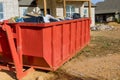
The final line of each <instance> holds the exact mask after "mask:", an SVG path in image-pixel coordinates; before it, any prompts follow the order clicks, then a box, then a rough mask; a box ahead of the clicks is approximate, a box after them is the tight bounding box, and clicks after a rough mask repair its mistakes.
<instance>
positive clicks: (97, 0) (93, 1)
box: [91, 0, 104, 4]
mask: <svg viewBox="0 0 120 80" xmlns="http://www.w3.org/2000/svg"><path fill="white" fill-rule="evenodd" d="M91 1H92V3H94V4H95V3H97V2H100V1H104V0H91Z"/></svg>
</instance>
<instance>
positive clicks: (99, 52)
mask: <svg viewBox="0 0 120 80" xmlns="http://www.w3.org/2000/svg"><path fill="white" fill-rule="evenodd" d="M119 33H120V26H117V27H116V29H115V30H113V31H93V32H91V35H92V37H91V42H90V44H89V45H88V46H87V47H86V48H85V49H83V50H82V51H81V52H79V53H78V54H77V55H76V56H75V57H73V59H71V60H70V61H68V62H66V63H65V64H64V65H63V66H62V67H60V68H59V69H58V70H57V71H55V72H45V71H40V70H36V71H35V72H33V73H30V74H29V75H28V76H26V77H25V78H24V79H23V80H120V46H119V45H120V36H119ZM0 80H16V79H15V74H14V73H13V72H9V71H3V70H2V71H0Z"/></svg>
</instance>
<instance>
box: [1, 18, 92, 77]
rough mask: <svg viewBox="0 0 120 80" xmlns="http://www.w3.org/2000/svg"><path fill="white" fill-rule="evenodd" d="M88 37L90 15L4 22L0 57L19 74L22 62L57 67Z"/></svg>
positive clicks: (51, 68)
mask: <svg viewBox="0 0 120 80" xmlns="http://www.w3.org/2000/svg"><path fill="white" fill-rule="evenodd" d="M89 41H90V19H89V18H81V19H76V20H68V21H61V22H52V23H44V24H41V23H5V24H4V25H2V27H1V28H0V53H1V54H0V56H2V57H0V61H2V62H7V63H11V62H13V63H14V65H15V67H16V72H17V78H18V79H20V78H22V77H23V76H24V75H25V74H23V71H22V68H23V66H30V67H33V68H40V69H44V70H56V69H57V68H59V67H60V66H61V65H62V64H63V63H65V62H66V61H67V60H69V59H70V58H71V57H73V56H74V55H75V54H76V52H78V51H80V50H81V49H82V48H84V46H86V45H87V44H88V43H89Z"/></svg>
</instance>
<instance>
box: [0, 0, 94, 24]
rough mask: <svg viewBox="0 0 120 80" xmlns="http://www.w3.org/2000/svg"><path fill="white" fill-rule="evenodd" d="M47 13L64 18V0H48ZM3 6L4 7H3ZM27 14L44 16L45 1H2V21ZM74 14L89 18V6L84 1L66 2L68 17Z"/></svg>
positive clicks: (0, 4) (0, 11)
mask: <svg viewBox="0 0 120 80" xmlns="http://www.w3.org/2000/svg"><path fill="white" fill-rule="evenodd" d="M46 4H47V5H46V8H47V13H48V14H50V15H52V16H55V17H64V14H63V13H64V12H63V11H64V10H63V0H47V3H46ZM1 6H2V7H1ZM94 8H95V7H92V9H91V18H92V24H91V25H94V24H95V23H94V22H95V19H94ZM26 13H41V14H42V15H44V0H0V19H8V18H11V17H14V16H20V17H22V16H24V15H25V14H26ZM73 13H80V15H81V17H88V4H87V5H85V4H84V2H83V1H80V0H79V1H69V0H66V17H71V15H72V14H73Z"/></svg>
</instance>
